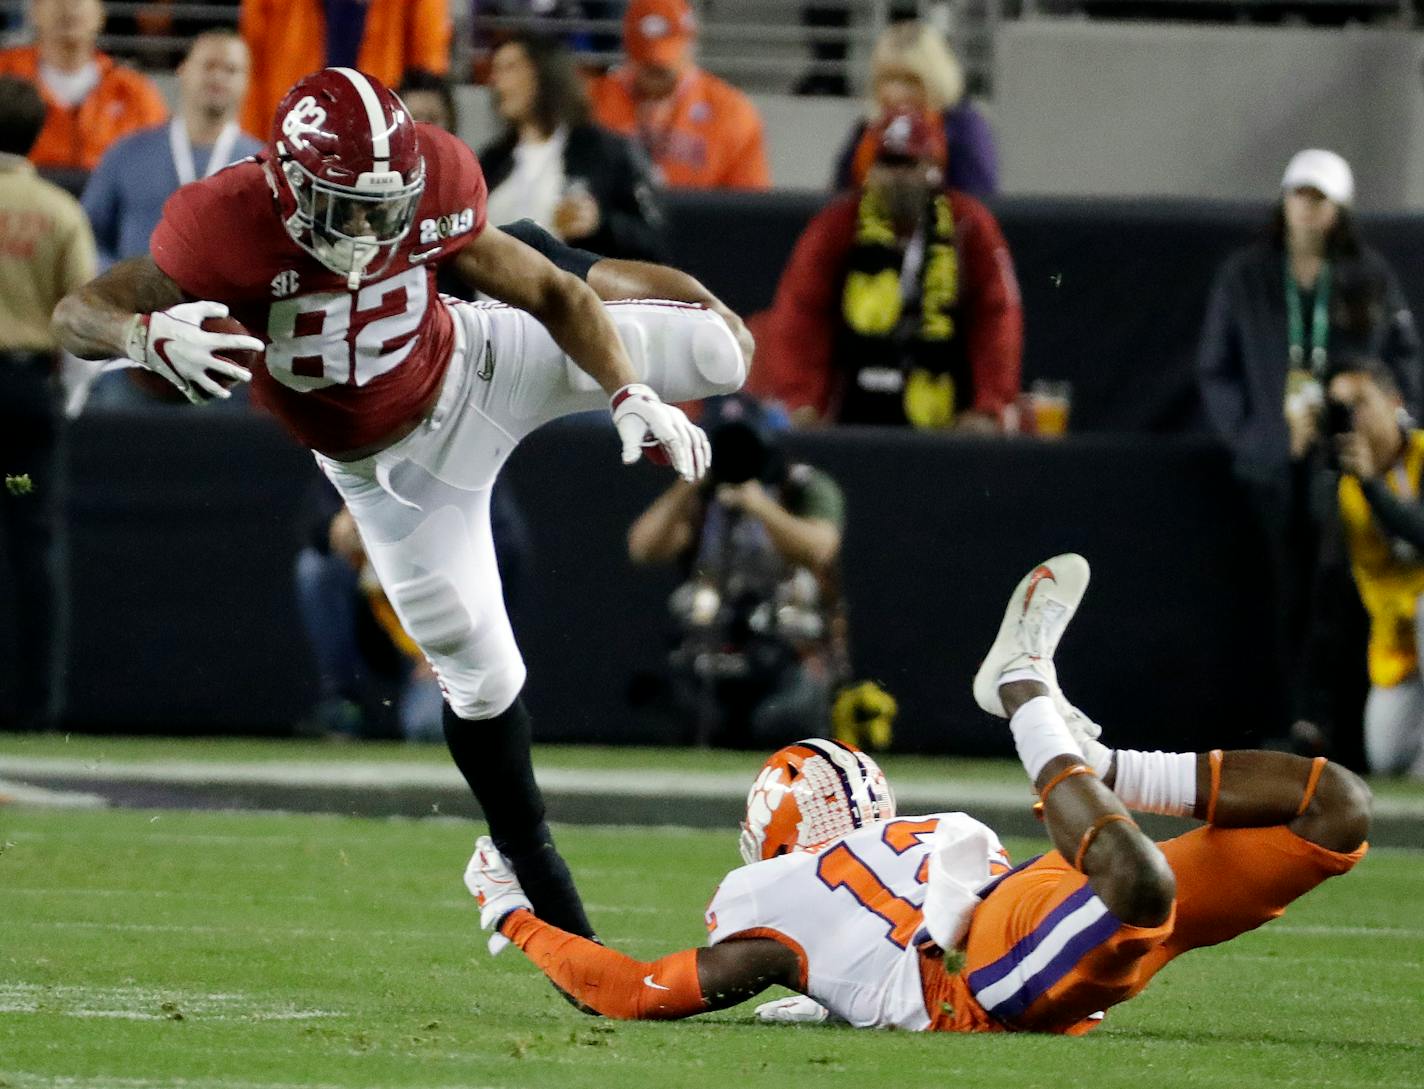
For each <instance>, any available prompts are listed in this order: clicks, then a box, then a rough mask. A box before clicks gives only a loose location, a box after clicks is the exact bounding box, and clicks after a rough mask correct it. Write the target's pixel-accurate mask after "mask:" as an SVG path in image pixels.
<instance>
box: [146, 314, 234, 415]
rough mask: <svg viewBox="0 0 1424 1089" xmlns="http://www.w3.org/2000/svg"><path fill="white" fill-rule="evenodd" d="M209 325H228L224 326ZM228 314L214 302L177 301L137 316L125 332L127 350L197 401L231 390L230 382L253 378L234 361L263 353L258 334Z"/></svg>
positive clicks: (223, 394)
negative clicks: (253, 334)
mask: <svg viewBox="0 0 1424 1089" xmlns="http://www.w3.org/2000/svg"><path fill="white" fill-rule="evenodd" d="M205 325H218V326H223V325H225V326H227V327H228V328H227V329H226V330H222V329H211V328H205ZM239 329H242V326H241V325H239V324H238V323H237V322H235V321H232V320H231V319H230V318H228V316H227V307H226V306H224V305H223V304H222V303H215V302H190V303H179V304H178V305H177V306H172V307H169V308H168V309H167V310H156V311H154V312H153V313H152V314H135V315H134V317H133V319H132V320H131V321H130V322H129V325H128V328H127V330H126V331H125V335H124V354H125V355H127V356H128V357H129V358H130V359H131V360H133V361H134V362H135V363H137V364H139V365H140V366H142V367H146V368H148V369H149V370H151V371H153V372H154V373H155V374H160V375H162V376H163V377H164V378H166V379H168V381H170V382H172V383H173V384H174V385H175V386H177V387H178V389H179V391H180V392H181V393H182V394H183V396H185V397H187V398H188V400H190V401H192V402H193V403H194V404H201V403H202V402H204V401H208V400H211V399H212V398H214V397H218V398H223V399H226V398H228V397H231V396H232V394H231V393H230V392H229V391H228V389H227V386H230V385H232V384H233V383H234V382H250V381H251V380H252V372H251V371H250V370H248V369H247V367H244V366H241V365H240V364H239V363H238V362H237V361H236V360H238V359H242V360H244V361H246V360H252V361H255V360H256V357H257V355H258V354H259V353H260V352H261V351H262V342H261V341H260V340H258V339H257V338H256V337H253V336H247V335H245V330H244V331H243V332H241V333H239V332H237V331H236V330H239Z"/></svg>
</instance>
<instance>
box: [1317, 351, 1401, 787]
mask: <svg viewBox="0 0 1424 1089" xmlns="http://www.w3.org/2000/svg"><path fill="white" fill-rule="evenodd" d="M1328 394H1329V400H1328V403H1327V408H1328V410H1329V411H1328V418H1329V419H1331V420H1334V421H1339V422H1341V423H1343V424H1344V426H1343V427H1341V428H1340V429H1339V433H1338V434H1337V435H1335V436H1334V438H1333V444H1334V449H1335V454H1336V458H1337V461H1338V464H1339V467H1340V473H1341V475H1340V484H1339V504H1340V521H1341V524H1342V526H1343V528H1344V534H1345V544H1346V548H1347V550H1348V553H1349V557H1350V567H1351V570H1352V571H1353V573H1354V577H1355V585H1356V587H1357V588H1358V589H1359V592H1360V600H1361V601H1362V602H1363V603H1364V606H1365V611H1366V612H1368V613H1369V617H1370V641H1369V656H1368V660H1369V673H1370V694H1369V697H1368V699H1367V700H1366V701H1365V733H1364V737H1365V759H1366V762H1367V764H1368V766H1369V770H1370V771H1372V772H1376V773H1381V774H1407V775H1410V776H1412V777H1414V778H1424V679H1421V678H1420V674H1419V646H1420V639H1421V632H1420V623H1421V622H1424V615H1421V613H1420V611H1419V598H1420V595H1421V594H1424V504H1421V502H1420V477H1421V475H1424V430H1420V429H1419V428H1418V427H1417V426H1415V424H1414V422H1413V421H1412V420H1411V419H1410V418H1409V416H1408V414H1407V413H1405V412H1404V408H1403V401H1402V400H1401V398H1400V395H1399V387H1398V385H1397V384H1396V383H1395V381H1394V376H1393V375H1392V374H1391V372H1390V370H1389V368H1387V367H1385V366H1384V365H1383V364H1381V363H1378V362H1376V361H1361V362H1358V363H1350V364H1348V365H1347V366H1345V367H1343V368H1342V369H1341V370H1340V371H1339V372H1338V373H1337V374H1336V375H1335V376H1334V377H1333V378H1331V380H1330V384H1329V390H1328Z"/></svg>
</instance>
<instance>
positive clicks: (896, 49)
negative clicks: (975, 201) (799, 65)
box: [834, 22, 999, 197]
mask: <svg viewBox="0 0 1424 1089" xmlns="http://www.w3.org/2000/svg"><path fill="white" fill-rule="evenodd" d="M870 95H871V100H870V106H869V110H868V111H867V116H866V118H865V119H864V120H861V121H860V122H858V123H857V124H856V127H855V129H854V130H852V132H851V134H850V138H849V139H848V140H847V141H846V145H845V147H844V148H843V149H842V151H841V154H840V156H839V157H838V159H837V160H836V174H835V179H834V186H835V188H836V189H852V188H855V187H857V186H859V185H861V184H862V183H863V182H864V181H865V174H866V171H867V170H868V169H869V168H870V164H871V162H872V161H873V160H874V158H875V148H874V144H873V141H872V140H870V139H869V137H868V130H869V128H870V122H871V120H873V119H874V118H877V117H880V116H882V115H883V114H885V113H888V112H890V111H892V110H897V109H904V108H907V107H908V108H910V109H920V110H924V111H925V112H926V113H928V114H932V115H934V117H935V118H936V120H937V121H938V123H939V124H941V125H942V126H943V127H944V138H945V143H946V145H947V146H948V148H949V169H948V173H947V176H946V178H945V181H946V183H947V184H948V185H949V187H950V188H951V189H958V190H959V191H960V192H962V193H968V194H970V195H971V196H975V197H990V196H993V195H994V194H995V193H996V192H998V189H999V163H998V155H997V154H996V152H995V150H994V134H993V133H992V132H991V131H990V129H989V122H988V121H986V120H985V119H984V115H983V114H981V113H980V112H979V111H978V110H977V109H975V108H974V106H973V105H972V104H971V103H970V102H969V100H968V99H967V98H966V97H965V95H964V69H963V68H961V67H960V64H959V60H958V59H957V58H956V57H955V55H954V53H953V52H952V51H951V50H950V48H949V44H948V43H947V42H946V41H945V39H944V36H943V35H942V34H940V32H939V31H937V30H935V29H934V27H932V26H930V25H929V24H928V23H921V22H908V23H896V24H894V25H893V26H890V27H887V28H886V30H885V32H884V33H883V34H881V35H880V38H879V40H878V41H877V42H876V43H875V50H874V52H873V53H872V54H871V60H870Z"/></svg>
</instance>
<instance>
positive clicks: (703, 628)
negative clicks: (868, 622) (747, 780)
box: [628, 394, 848, 747]
mask: <svg viewBox="0 0 1424 1089" xmlns="http://www.w3.org/2000/svg"><path fill="white" fill-rule="evenodd" d="M702 425H703V427H704V429H705V430H706V432H707V435H708V438H709V439H710V440H711V443H712V468H711V471H710V472H709V473H708V476H707V479H706V481H704V482H703V483H702V484H688V483H686V482H684V481H678V482H677V483H675V484H674V485H673V486H672V487H671V488H669V489H668V490H667V491H666V492H664V493H663V494H662V495H661V496H659V497H658V499H657V500H655V501H654V502H653V504H652V506H650V507H649V508H648V509H647V510H646V511H644V512H643V513H642V514H641V515H640V516H639V517H638V519H637V520H636V521H635V522H634V523H633V525H632V527H631V528H630V529H629V531H628V554H629V557H630V558H631V559H632V560H633V562H634V563H640V564H652V563H679V564H681V565H682V568H683V570H684V573H685V580H684V581H683V583H682V584H681V585H680V586H679V587H678V589H677V590H676V592H675V593H674V594H673V596H672V600H671V607H672V612H673V615H674V617H675V618H676V620H677V623H678V626H679V634H678V639H677V642H676V645H675V647H674V649H673V651H672V653H671V655H670V657H669V667H670V680H671V689H672V691H671V695H672V702H673V708H672V710H673V713H674V714H675V715H676V716H677V718H678V720H679V721H680V722H683V723H687V724H689V725H690V729H689V731H688V732H689V734H690V740H693V741H695V742H696V743H698V744H704V745H705V744H714V743H715V744H726V745H737V746H751V747H764V746H766V745H780V744H783V743H784V742H786V741H791V740H795V739H796V738H798V737H805V736H809V735H822V734H826V733H828V732H829V716H830V700H831V695H832V693H833V692H834V691H835V689H836V688H837V686H838V685H839V684H840V683H841V682H842V681H844V680H845V679H846V677H847V675H848V663H847V652H846V646H847V643H846V622H845V616H844V612H843V610H842V608H841V602H840V566H839V556H840V546H841V532H842V529H843V527H844V524H845V498H844V496H843V495H842V493H841V489H840V487H839V485H837V484H836V482H835V481H834V480H833V479H832V478H831V477H830V476H829V475H827V474H826V473H825V472H823V471H821V470H819V469H816V468H813V467H812V466H810V465H801V464H789V463H788V462H787V461H786V459H785V457H784V455H783V454H782V451H781V450H780V448H779V447H778V445H777V443H776V439H775V432H776V431H777V430H779V429H780V427H782V426H784V423H781V422H780V421H774V420H772V419H771V418H770V417H769V415H768V413H767V411H766V410H765V409H764V408H762V406H761V405H759V404H758V403H757V402H756V401H755V400H754V399H753V398H751V397H748V396H745V395H742V394H736V395H733V396H729V397H723V398H718V399H716V400H713V401H709V402H708V406H707V411H706V413H705V414H704V416H703V420H702Z"/></svg>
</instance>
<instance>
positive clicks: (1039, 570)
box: [1023, 564, 1058, 615]
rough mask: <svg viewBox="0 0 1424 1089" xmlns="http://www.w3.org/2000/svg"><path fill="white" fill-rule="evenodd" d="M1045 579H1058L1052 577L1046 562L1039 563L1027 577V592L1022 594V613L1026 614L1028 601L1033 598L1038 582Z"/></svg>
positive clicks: (1050, 580)
mask: <svg viewBox="0 0 1424 1089" xmlns="http://www.w3.org/2000/svg"><path fill="white" fill-rule="evenodd" d="M1045 579H1046V580H1047V581H1049V582H1057V581H1058V580H1057V579H1056V578H1054V577H1053V571H1052V569H1051V568H1049V567H1048V565H1047V564H1039V565H1038V566H1037V567H1035V568H1034V569H1033V574H1032V575H1030V576H1029V577H1028V592H1027V593H1025V594H1024V603H1023V611H1024V615H1027V614H1028V603H1029V602H1030V601H1032V600H1033V593H1034V591H1035V590H1037V589H1038V584H1039V583H1040V582H1043V581H1044V580H1045Z"/></svg>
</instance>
